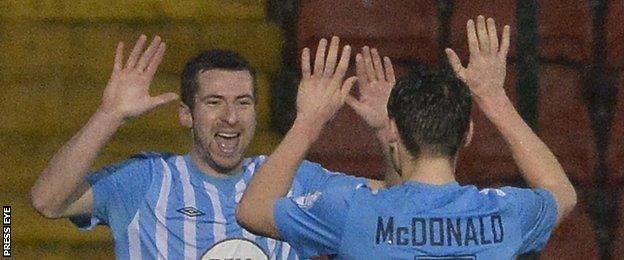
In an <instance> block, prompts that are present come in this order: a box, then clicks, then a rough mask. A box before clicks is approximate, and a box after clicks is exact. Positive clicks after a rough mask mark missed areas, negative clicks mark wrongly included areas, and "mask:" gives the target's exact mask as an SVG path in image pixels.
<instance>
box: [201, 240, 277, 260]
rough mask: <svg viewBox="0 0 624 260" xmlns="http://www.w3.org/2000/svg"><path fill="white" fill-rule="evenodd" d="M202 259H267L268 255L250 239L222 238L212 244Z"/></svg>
mask: <svg viewBox="0 0 624 260" xmlns="http://www.w3.org/2000/svg"><path fill="white" fill-rule="evenodd" d="M201 259H202V260H222V259H237V260H238V259H240V260H269V256H268V255H267V254H266V253H265V252H264V251H263V250H262V248H260V246H258V245H257V244H256V243H254V242H253V241H251V240H247V239H242V238H233V239H226V240H222V241H220V242H219V243H216V244H214V245H213V246H212V247H211V248H210V249H208V252H206V253H205V254H204V255H203V256H202V258H201Z"/></svg>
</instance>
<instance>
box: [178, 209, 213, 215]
mask: <svg viewBox="0 0 624 260" xmlns="http://www.w3.org/2000/svg"><path fill="white" fill-rule="evenodd" d="M177 211H178V212H180V213H182V214H184V215H187V216H189V217H199V216H203V215H206V213H204V212H201V210H198V209H196V208H194V207H184V208H181V209H179V210H177Z"/></svg>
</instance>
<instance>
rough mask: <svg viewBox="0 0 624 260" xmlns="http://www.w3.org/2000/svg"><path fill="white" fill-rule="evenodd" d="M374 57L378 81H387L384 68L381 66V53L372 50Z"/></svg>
mask: <svg viewBox="0 0 624 260" xmlns="http://www.w3.org/2000/svg"><path fill="white" fill-rule="evenodd" d="M371 53H372V56H373V66H374V69H375V75H376V76H377V80H383V81H385V80H386V76H385V75H384V68H383V65H382V64H381V57H379V52H378V51H377V49H375V48H373V49H372V50H371Z"/></svg>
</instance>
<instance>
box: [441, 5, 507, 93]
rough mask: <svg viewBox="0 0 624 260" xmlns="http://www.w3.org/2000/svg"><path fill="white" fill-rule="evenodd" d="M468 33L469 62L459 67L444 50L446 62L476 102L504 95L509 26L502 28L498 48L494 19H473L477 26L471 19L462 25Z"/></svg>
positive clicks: (455, 57)
mask: <svg viewBox="0 0 624 260" xmlns="http://www.w3.org/2000/svg"><path fill="white" fill-rule="evenodd" d="M466 31H467V33H468V47H469V49H470V62H469V63H468V66H467V67H465V68H464V67H463V66H462V64H461V61H460V60H459V57H458V56H457V54H456V53H455V52H454V51H453V50H451V49H446V54H447V56H448V59H449V62H450V64H451V66H452V67H453V70H454V71H455V73H456V74H457V76H458V77H459V78H460V79H461V80H462V81H464V82H465V83H466V84H467V85H468V87H469V88H470V91H471V92H472V93H473V95H474V96H475V98H476V100H477V101H479V100H481V99H484V98H492V97H499V96H500V95H504V94H505V90H504V89H503V85H504V83H505V74H506V65H507V52H508V51H509V26H508V25H506V26H505V27H504V29H503V36H502V40H501V42H500V46H499V39H498V35H497V33H496V24H495V23H494V19H492V18H488V19H487V25H486V21H485V18H484V17H483V16H479V17H478V18H477V27H476V29H475V24H474V21H473V20H468V23H467V25H466Z"/></svg>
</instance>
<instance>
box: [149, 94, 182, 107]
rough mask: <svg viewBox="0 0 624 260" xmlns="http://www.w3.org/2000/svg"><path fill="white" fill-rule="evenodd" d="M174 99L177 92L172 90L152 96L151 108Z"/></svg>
mask: <svg viewBox="0 0 624 260" xmlns="http://www.w3.org/2000/svg"><path fill="white" fill-rule="evenodd" d="M176 99H178V94H176V93H172V92H169V93H165V94H161V95H158V96H155V97H153V98H152V108H156V107H159V106H162V105H164V104H167V103H169V102H171V101H174V100H176Z"/></svg>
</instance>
